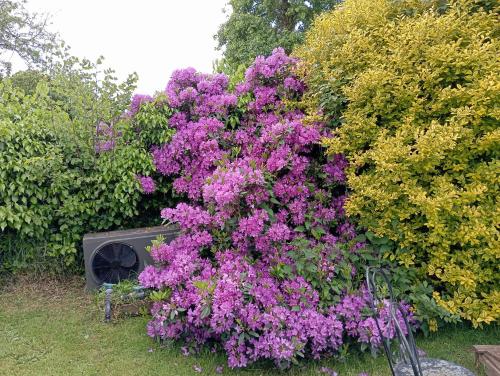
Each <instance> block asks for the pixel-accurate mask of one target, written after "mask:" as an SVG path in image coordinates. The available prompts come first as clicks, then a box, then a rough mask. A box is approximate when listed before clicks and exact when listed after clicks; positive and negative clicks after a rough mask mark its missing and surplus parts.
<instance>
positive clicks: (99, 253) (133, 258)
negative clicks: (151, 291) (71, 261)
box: [83, 226, 179, 290]
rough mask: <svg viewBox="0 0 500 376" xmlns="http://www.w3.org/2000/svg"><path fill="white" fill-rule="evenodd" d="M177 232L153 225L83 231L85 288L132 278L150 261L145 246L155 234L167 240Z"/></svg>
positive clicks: (176, 229)
mask: <svg viewBox="0 0 500 376" xmlns="http://www.w3.org/2000/svg"><path fill="white" fill-rule="evenodd" d="M178 233H179V230H178V227H176V226H157V227H147V228H138V229H133V230H123V231H109V232H100V233H94V234H86V235H85V236H84V237H83V255H84V259H85V278H86V281H87V284H86V288H87V290H94V289H97V288H99V287H100V286H101V285H102V284H103V283H118V282H119V281H121V280H125V279H132V278H136V277H137V275H138V274H139V273H140V272H141V271H142V270H143V269H144V267H145V266H146V265H150V264H152V262H153V261H152V259H151V256H150V255H149V253H148V252H147V251H146V247H148V246H150V245H151V242H152V241H153V240H154V239H156V238H157V237H158V236H159V235H162V236H163V237H164V238H165V242H167V243H168V242H170V241H172V239H174V238H175V237H176V236H177V234H178Z"/></svg>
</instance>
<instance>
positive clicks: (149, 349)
mask: <svg viewBox="0 0 500 376" xmlns="http://www.w3.org/2000/svg"><path fill="white" fill-rule="evenodd" d="M83 283H84V281H83V280H82V279H81V278H73V279H70V280H65V281H64V282H56V281H54V280H47V279H45V280H40V281H32V280H31V279H29V278H26V277H24V278H20V279H18V280H17V281H16V283H14V284H12V283H11V284H10V285H7V286H3V287H2V288H1V289H0V375H2V376H3V375H8V376H16V375H65V376H66V375H120V376H126V375H140V376H146V375H166V376H174V375H175V376H183V375H196V374H198V373H197V372H195V371H194V368H193V367H195V366H200V367H201V368H202V372H201V373H200V374H202V375H203V374H204V375H215V374H216V372H215V368H216V367H217V366H219V365H224V371H223V374H224V375H303V376H309V375H321V374H322V373H321V371H320V368H321V367H322V366H327V367H330V368H333V369H335V370H336V371H337V372H338V373H339V375H340V376H347V375H354V376H357V375H358V373H360V372H363V371H364V372H368V373H369V374H370V375H380V376H382V375H384V376H386V375H389V374H390V373H389V370H388V368H387V366H386V361H385V358H383V357H379V358H377V359H373V358H372V357H371V356H369V355H367V356H359V355H351V356H349V357H348V358H347V359H346V360H345V362H340V361H338V360H334V359H330V360H324V361H322V362H304V363H303V364H302V365H301V366H295V367H293V368H292V369H291V370H289V371H285V372H280V371H278V370H274V369H272V368H270V367H268V366H266V365H259V366H252V367H250V368H249V369H246V370H240V371H233V370H230V369H228V368H227V366H226V360H225V357H224V356H223V355H222V354H212V353H210V352H209V351H206V352H204V353H202V354H200V355H195V356H188V357H186V356H183V355H182V354H181V352H180V349H179V346H171V347H167V348H160V346H158V345H157V344H155V343H154V342H153V341H152V340H151V339H150V338H149V337H147V336H146V333H145V325H146V322H147V318H144V317H135V318H130V319H126V320H121V321H118V322H115V323H112V324H105V323H103V320H102V319H103V313H102V312H101V311H99V310H98V308H97V305H96V304H95V299H94V298H93V297H92V296H89V295H87V294H85V293H84V292H83ZM499 342H500V329H499V327H498V326H492V327H489V328H488V329H486V330H472V329H470V328H467V327H454V328H448V329H446V330H442V331H440V332H439V333H437V334H434V335H432V336H430V337H429V338H423V337H419V338H418V343H419V346H420V347H421V348H423V349H424V350H425V351H426V352H427V353H428V354H429V356H432V357H438V358H442V359H447V360H452V361H454V362H457V363H459V364H462V365H464V366H466V367H468V368H470V369H471V370H473V371H474V372H476V373H477V374H478V375H483V374H484V373H482V371H481V370H478V369H476V368H475V367H474V362H473V354H472V353H471V351H470V350H471V346H472V345H473V344H498V343H499Z"/></svg>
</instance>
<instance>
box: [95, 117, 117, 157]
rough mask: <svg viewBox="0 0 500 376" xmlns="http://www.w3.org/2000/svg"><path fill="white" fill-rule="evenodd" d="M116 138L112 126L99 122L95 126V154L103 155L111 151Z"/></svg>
mask: <svg viewBox="0 0 500 376" xmlns="http://www.w3.org/2000/svg"><path fill="white" fill-rule="evenodd" d="M116 136H117V135H116V134H115V130H114V128H113V126H112V125H110V124H107V123H105V122H103V121H100V122H99V124H97V126H96V140H95V148H94V149H95V152H96V153H103V152H106V151H110V150H113V149H114V147H115V138H116Z"/></svg>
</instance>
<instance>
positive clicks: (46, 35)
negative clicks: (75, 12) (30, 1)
mask: <svg viewBox="0 0 500 376" xmlns="http://www.w3.org/2000/svg"><path fill="white" fill-rule="evenodd" d="M24 4H25V1H19V0H17V1H16V0H0V75H9V74H10V73H11V69H12V66H11V62H10V60H11V59H12V57H13V56H15V55H17V56H19V57H20V58H21V59H22V60H23V61H25V62H26V63H27V65H28V67H30V68H33V67H39V66H40V65H42V64H43V63H44V62H45V61H46V58H47V56H49V54H47V53H48V52H49V51H51V49H52V48H53V47H54V45H55V41H56V34H54V33H51V32H49V31H48V30H47V23H48V16H46V15H43V14H38V13H32V12H29V11H28V10H27V9H26V8H25V7H24Z"/></svg>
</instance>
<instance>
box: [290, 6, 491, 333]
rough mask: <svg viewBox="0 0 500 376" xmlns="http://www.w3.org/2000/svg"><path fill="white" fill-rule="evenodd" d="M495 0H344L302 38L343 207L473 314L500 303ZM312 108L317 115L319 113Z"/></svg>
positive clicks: (487, 316) (393, 255) (443, 298)
mask: <svg viewBox="0 0 500 376" xmlns="http://www.w3.org/2000/svg"><path fill="white" fill-rule="evenodd" d="M498 11H499V8H498V2H496V4H495V3H494V2H490V1H473V0H457V1H451V2H449V3H446V2H442V1H440V2H438V1H436V2H432V1H409V0H408V1H407V0H399V1H392V0H347V1H345V3H344V4H343V5H342V7H341V8H339V9H338V10H335V11H333V12H330V13H327V14H324V15H322V16H320V17H319V18H318V19H317V20H316V22H315V24H314V26H313V27H312V29H311V31H310V32H309V33H308V35H307V37H306V43H305V45H304V46H303V47H301V49H300V50H299V51H298V53H297V54H298V56H300V57H301V58H302V59H303V65H302V67H301V70H302V73H303V74H304V75H305V79H306V81H307V84H308V87H309V92H308V93H307V94H306V100H305V105H307V106H308V107H309V108H310V113H311V117H312V118H313V119H314V118H316V117H318V116H319V117H323V118H326V120H327V121H329V123H330V124H331V126H332V129H333V136H332V138H330V139H327V140H325V144H326V146H327V147H328V151H329V153H344V154H345V155H346V156H347V158H348V160H349V162H350V168H349V171H348V185H349V187H350V189H351V194H350V197H349V200H348V202H347V210H348V213H349V214H350V215H351V216H352V217H355V218H356V219H357V220H358V221H359V223H360V224H361V225H362V226H364V227H366V228H367V229H368V230H370V231H371V232H372V233H374V234H375V235H376V236H379V237H386V238H388V239H390V240H391V241H394V242H395V244H396V245H397V247H395V248H394V249H392V248H390V247H385V248H384V247H383V248H382V252H383V253H384V255H385V256H386V257H388V258H390V259H395V260H398V261H399V263H400V264H402V265H405V266H406V267H408V268H411V269H415V270H416V271H417V273H418V275H419V277H420V279H421V280H424V279H427V280H428V281H430V282H431V283H432V284H433V286H434V299H435V300H436V301H437V302H438V304H440V305H441V306H442V307H444V308H445V309H446V310H448V311H449V312H450V313H452V314H455V315H460V316H461V317H462V318H463V319H466V320H470V321H472V323H473V324H474V325H481V324H482V323H490V322H493V321H495V320H497V319H498V318H499V317H500V291H499V288H498V287H499V285H500V283H499V282H500V274H499V273H498V270H499V269H498V267H499V263H498V259H499V257H500V243H499V232H498V224H499V223H500V212H499V207H498V205H497V198H498V197H499V193H500V192H499V180H498V177H499V176H498V173H499V171H500V163H499V159H498V157H499V154H500V145H499V141H500V130H499V127H498V124H499V119H500V106H499V104H500V82H499V77H500V63H499V60H498V56H499V54H500V42H499V39H498V36H499V31H500V29H499V25H500V24H499V23H498ZM318 109H319V110H320V111H319V115H318Z"/></svg>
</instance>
